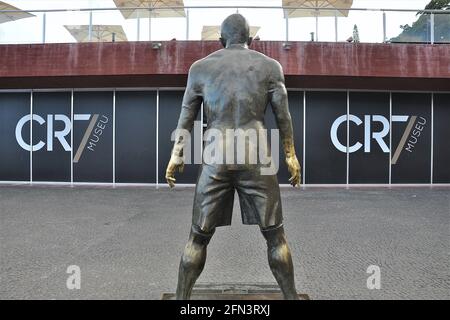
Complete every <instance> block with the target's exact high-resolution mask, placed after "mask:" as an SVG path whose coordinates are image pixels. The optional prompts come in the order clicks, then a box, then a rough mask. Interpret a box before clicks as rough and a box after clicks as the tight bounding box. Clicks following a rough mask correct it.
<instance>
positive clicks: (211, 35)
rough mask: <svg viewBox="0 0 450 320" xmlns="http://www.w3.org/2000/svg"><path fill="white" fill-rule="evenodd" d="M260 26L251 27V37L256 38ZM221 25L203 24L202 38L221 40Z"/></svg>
mask: <svg viewBox="0 0 450 320" xmlns="http://www.w3.org/2000/svg"><path fill="white" fill-rule="evenodd" d="M259 29H260V27H250V37H252V38H254V37H255V36H256V34H257V33H258V31H259ZM219 38H220V26H203V28H202V40H206V41H208V40H216V41H217V40H219Z"/></svg>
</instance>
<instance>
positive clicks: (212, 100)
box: [166, 14, 300, 299]
mask: <svg viewBox="0 0 450 320" xmlns="http://www.w3.org/2000/svg"><path fill="white" fill-rule="evenodd" d="M251 40H252V39H251V38H250V36H249V25H248V23H247V20H246V19H245V18H244V17H243V16H242V15H240V14H233V15H230V16H229V17H228V18H226V19H225V20H224V22H223V23H222V26H221V38H220V41H221V43H222V45H223V46H224V49H221V50H218V51H216V52H213V53H212V54H210V55H209V56H207V57H205V58H203V59H201V60H199V61H196V62H195V63H194V64H193V65H192V66H191V68H190V70H189V76H188V82H187V86H186V91H185V94H184V98H183V104H182V109H181V114H180V118H179V121H178V126H177V128H178V129H186V130H189V131H190V130H191V129H192V127H193V123H194V120H195V119H196V116H197V113H198V111H199V109H200V108H201V104H202V103H203V107H204V113H205V115H206V117H207V128H208V129H211V128H214V129H216V130H219V131H221V132H224V133H225V131H226V130H227V129H244V130H247V129H256V130H260V129H265V125H264V114H265V111H266V106H267V105H268V103H269V102H270V105H271V106H272V111H273V113H274V115H275V119H276V122H277V125H278V128H279V130H280V137H281V142H282V145H283V149H284V153H285V156H286V163H287V166H288V169H289V172H290V174H291V178H290V179H289V181H290V183H291V185H293V186H294V187H295V186H298V185H299V183H300V164H299V162H298V160H297V157H296V154H295V148H294V141H293V132H292V121H291V116H290V113H289V109H288V100H287V92H286V88H285V85H284V75H283V71H282V68H281V65H280V64H279V63H278V62H277V61H276V60H274V59H271V58H269V57H267V56H265V55H264V54H262V53H259V52H256V51H254V50H250V49H248V45H249V44H250V43H251ZM224 136H225V134H224ZM224 140H225V139H224ZM184 143H185V141H184V140H183V138H182V137H181V136H179V137H177V138H176V140H175V144H174V148H173V151H172V156H171V159H170V162H169V164H168V167H167V170H166V180H167V182H168V184H169V185H170V187H174V185H175V177H174V174H175V172H176V171H177V170H178V171H179V172H182V170H183V167H184V162H183V146H184ZM223 143H225V144H226V143H227V142H226V141H223ZM246 148H248V145H246ZM246 161H247V160H246ZM259 167H260V164H250V163H247V162H244V163H240V164H235V165H229V164H216V165H214V164H205V163H203V164H202V167H201V170H200V173H199V177H198V180H197V185H196V189H195V198H194V206H193V217H192V228H191V233H190V237H189V241H188V243H187V245H186V248H185V250H184V253H183V256H182V258H181V262H180V268H179V275H178V287H177V292H176V298H177V299H189V297H190V295H191V291H192V288H193V286H194V283H195V281H196V280H197V278H198V277H199V275H200V273H201V272H202V270H203V267H204V265H205V261H206V248H207V245H208V243H209V241H210V239H211V237H212V236H213V234H214V231H215V228H216V227H219V226H226V225H230V224H231V216H232V209H233V201H234V193H235V191H237V193H238V195H239V201H240V206H241V210H242V213H241V214H242V220H243V223H244V224H258V225H259V226H260V229H261V231H262V234H263V235H264V237H265V239H266V241H267V246H268V260H269V265H270V268H271V270H272V273H273V275H274V277H275V279H276V280H277V282H278V285H279V286H280V288H281V291H282V293H283V296H284V298H285V299H298V296H297V292H296V289H295V283H294V268H293V265H292V258H291V253H290V250H289V247H288V244H287V242H286V237H285V233H284V229H283V224H282V212H281V199H280V189H279V185H278V180H277V176H276V174H271V175H262V174H261V173H260V170H259Z"/></svg>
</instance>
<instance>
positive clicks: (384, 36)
mask: <svg viewBox="0 0 450 320" xmlns="http://www.w3.org/2000/svg"><path fill="white" fill-rule="evenodd" d="M384 42H386V12H385V11H383V43H384Z"/></svg>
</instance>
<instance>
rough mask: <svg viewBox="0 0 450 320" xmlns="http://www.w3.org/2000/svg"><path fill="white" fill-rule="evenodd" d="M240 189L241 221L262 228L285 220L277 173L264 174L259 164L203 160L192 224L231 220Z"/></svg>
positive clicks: (203, 226) (205, 228)
mask: <svg viewBox="0 0 450 320" xmlns="http://www.w3.org/2000/svg"><path fill="white" fill-rule="evenodd" d="M235 191H237V194H238V196H239V204H240V207H241V216H242V223H244V224H256V225H259V226H260V227H261V228H262V229H265V228H269V227H274V226H278V225H280V224H281V223H282V220H283V215H282V212H281V199H280V187H279V185H278V179H277V176H276V175H262V174H261V172H260V170H259V168H258V167H256V168H253V169H239V170H229V169H227V168H226V167H225V166H212V165H207V164H203V165H202V167H201V169H200V173H199V176H198V180H197V185H196V188H195V198H194V208H193V214H192V224H193V225H197V226H198V227H200V228H201V230H203V231H210V230H213V229H214V228H216V227H220V226H227V225H230V224H231V217H232V213H233V202H234V194H235Z"/></svg>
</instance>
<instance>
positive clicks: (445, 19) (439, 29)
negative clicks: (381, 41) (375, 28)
mask: <svg viewBox="0 0 450 320" xmlns="http://www.w3.org/2000/svg"><path fill="white" fill-rule="evenodd" d="M438 9H441V10H448V13H435V14H434V39H435V42H446V43H449V42H450V1H449V0H432V1H430V3H428V4H427V5H426V6H425V10H438ZM417 15H418V16H419V18H418V19H417V21H415V22H414V23H413V24H412V26H410V25H408V24H406V25H403V26H400V28H401V29H402V33H400V34H399V35H398V36H397V37H394V38H391V39H390V42H430V41H431V38H430V33H431V32H430V27H431V26H430V20H431V19H430V16H431V14H430V13H426V12H423V11H420V12H418V13H417Z"/></svg>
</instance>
